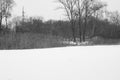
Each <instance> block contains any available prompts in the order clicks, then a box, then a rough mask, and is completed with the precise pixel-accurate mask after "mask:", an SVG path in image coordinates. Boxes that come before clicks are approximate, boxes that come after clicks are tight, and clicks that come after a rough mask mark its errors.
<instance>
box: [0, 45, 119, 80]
mask: <svg viewBox="0 0 120 80" xmlns="http://www.w3.org/2000/svg"><path fill="white" fill-rule="evenodd" d="M0 80H120V46H113V47H108V46H104V47H102V46H101V47H99V46H98V47H74V48H72V47H68V48H56V49H43V50H39V49H38V50H26V51H0Z"/></svg>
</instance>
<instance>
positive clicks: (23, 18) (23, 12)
mask: <svg viewBox="0 0 120 80" xmlns="http://www.w3.org/2000/svg"><path fill="white" fill-rule="evenodd" d="M24 20H25V11H24V6H23V8H22V22H23V23H24Z"/></svg>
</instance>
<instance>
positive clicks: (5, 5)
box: [0, 0, 14, 29]
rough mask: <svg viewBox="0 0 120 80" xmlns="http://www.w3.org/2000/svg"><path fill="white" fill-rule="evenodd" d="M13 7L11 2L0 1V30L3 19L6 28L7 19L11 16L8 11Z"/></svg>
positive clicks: (6, 0)
mask: <svg viewBox="0 0 120 80" xmlns="http://www.w3.org/2000/svg"><path fill="white" fill-rule="evenodd" d="M13 5H14V1H13V0H0V29H1V27H2V20H3V18H5V21H6V26H7V19H8V17H10V16H11V14H10V11H11V9H12V7H13Z"/></svg>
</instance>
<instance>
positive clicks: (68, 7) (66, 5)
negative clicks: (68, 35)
mask: <svg viewBox="0 0 120 80" xmlns="http://www.w3.org/2000/svg"><path fill="white" fill-rule="evenodd" d="M58 2H59V3H60V4H62V8H63V9H64V10H65V13H66V15H67V17H68V19H69V21H70V24H71V30H72V35H73V39H74V42H76V37H75V27H74V26H75V15H74V11H75V8H76V0H58Z"/></svg>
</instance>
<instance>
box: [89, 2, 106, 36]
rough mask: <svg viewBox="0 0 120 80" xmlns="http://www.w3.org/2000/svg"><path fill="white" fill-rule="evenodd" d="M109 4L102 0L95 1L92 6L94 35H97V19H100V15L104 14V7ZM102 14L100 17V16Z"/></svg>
mask: <svg viewBox="0 0 120 80" xmlns="http://www.w3.org/2000/svg"><path fill="white" fill-rule="evenodd" d="M106 6H107V4H105V3H103V2H101V1H98V0H97V1H94V3H93V6H92V7H91V11H92V14H91V15H92V16H93V20H92V22H93V30H92V36H94V35H95V31H96V26H97V25H96V24H97V19H100V17H102V16H103V13H104V12H105V11H104V8H105V7H106ZM99 16H100V17H99Z"/></svg>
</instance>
